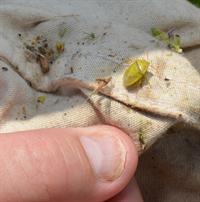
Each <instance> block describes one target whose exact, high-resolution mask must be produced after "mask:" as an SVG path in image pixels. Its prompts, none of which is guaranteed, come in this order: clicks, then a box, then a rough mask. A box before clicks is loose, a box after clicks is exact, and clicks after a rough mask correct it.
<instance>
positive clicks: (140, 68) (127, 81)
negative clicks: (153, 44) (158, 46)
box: [123, 59, 150, 87]
mask: <svg viewBox="0 0 200 202" xmlns="http://www.w3.org/2000/svg"><path fill="white" fill-rule="evenodd" d="M149 65H150V63H149V62H148V61H146V60H144V59H137V60H135V61H134V62H133V63H132V64H131V65H130V66H129V67H128V69H126V71H125V72H124V77H123V82H124V86H125V87H130V86H132V85H135V84H136V83H138V82H140V81H141V80H142V79H143V78H144V76H145V74H146V72H147V70H148V67H149Z"/></svg>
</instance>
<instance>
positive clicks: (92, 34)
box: [84, 32, 96, 40]
mask: <svg viewBox="0 0 200 202" xmlns="http://www.w3.org/2000/svg"><path fill="white" fill-rule="evenodd" d="M84 33H85V34H86V35H87V37H86V39H88V40H94V39H95V38H96V34H95V33H94V32H91V33H87V32H84Z"/></svg>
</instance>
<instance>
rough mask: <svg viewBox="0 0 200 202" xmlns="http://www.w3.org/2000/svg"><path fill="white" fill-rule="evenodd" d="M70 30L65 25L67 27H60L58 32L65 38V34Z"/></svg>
mask: <svg viewBox="0 0 200 202" xmlns="http://www.w3.org/2000/svg"><path fill="white" fill-rule="evenodd" d="M68 31H69V30H68V29H67V28H66V27H65V28H62V29H60V30H59V32H58V36H59V37H60V38H63V37H64V36H65V34H66V33H67V32H68Z"/></svg>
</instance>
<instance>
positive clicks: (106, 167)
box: [0, 126, 137, 202]
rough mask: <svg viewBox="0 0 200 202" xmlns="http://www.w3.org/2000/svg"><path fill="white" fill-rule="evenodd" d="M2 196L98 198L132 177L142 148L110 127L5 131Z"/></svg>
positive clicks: (41, 201) (25, 200)
mask: <svg viewBox="0 0 200 202" xmlns="http://www.w3.org/2000/svg"><path fill="white" fill-rule="evenodd" d="M0 162H1V168H0V179H1V180H0V187H1V189H0V201H9V202H16V201H20V202H29V201H31V202H34V201H35V202H36V201H37V202H50V201H51V202H54V201H55V202H64V201H65V202H66V201H69V202H80V201H81V202H90V201H92V202H96V201H101V202H102V201H105V200H107V199H109V198H111V197H112V196H114V195H116V194H117V193H118V192H120V191H121V190H122V189H123V188H124V187H125V186H126V185H127V184H128V182H129V181H130V179H131V178H132V176H133V174H134V172H135V169H136V165H137V152H136V149H135V147H134V145H133V143H132V141H131V140H130V138H129V137H128V136H127V135H126V134H124V133H123V132H122V131H120V130H118V129H116V128H113V127H110V126H95V127H88V128H67V129H43V130H36V131H28V132H19V133H14V134H12V135H1V136H0Z"/></svg>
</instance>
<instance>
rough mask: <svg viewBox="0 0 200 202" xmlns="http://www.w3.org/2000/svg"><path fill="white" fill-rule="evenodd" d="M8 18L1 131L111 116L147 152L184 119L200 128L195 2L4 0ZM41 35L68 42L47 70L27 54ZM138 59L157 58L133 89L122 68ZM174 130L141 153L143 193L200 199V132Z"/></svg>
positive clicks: (0, 11) (199, 15) (2, 35)
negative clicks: (173, 40)
mask: <svg viewBox="0 0 200 202" xmlns="http://www.w3.org/2000/svg"><path fill="white" fill-rule="evenodd" d="M0 16H1V18H0V26H1V30H0V44H1V48H0V58H1V64H0V67H1V68H0V71H1V73H0V120H1V122H0V132H11V131H20V130H28V129H36V128H47V127H68V126H88V125H93V124H98V123H106V124H111V125H115V126H117V127H120V128H122V129H123V130H125V131H126V132H127V133H128V134H129V135H130V136H131V137H132V138H133V141H134V142H135V143H136V145H137V147H138V151H140V152H142V149H143V148H144V146H145V147H146V148H149V146H150V145H152V143H153V142H155V141H156V140H157V139H158V137H160V136H161V135H163V134H164V133H165V132H166V131H167V130H168V129H169V128H170V127H171V126H173V127H174V128H175V130H176V125H175V124H177V123H178V122H184V123H187V124H188V127H191V126H193V127H195V128H198V129H199V128H200V75H199V72H200V68H199V61H198V55H199V49H198V45H199V44H200V35H199V31H200V10H199V9H197V8H195V7H194V6H192V5H191V4H189V3H188V2H186V1H183V0H173V1H172V0H170V1H169V0H160V1H158V0H151V1H139V0H138V1H137V0H132V1H128V0H115V1H114V0H110V1H100V0H87V1H82V0H74V1H70V0H59V1H57V0H51V1H49V0H44V1H39V0H36V1H31V0H30V1H27V0H15V1H12V0H1V1H0ZM152 27H159V28H162V29H164V30H169V29H170V28H175V29H176V33H178V34H179V35H180V36H181V40H182V46H183V49H184V53H183V54H181V55H180V54H177V53H174V52H172V51H170V50H168V49H167V47H165V46H164V45H163V44H162V43H160V42H158V41H157V40H155V39H154V38H153V37H152V36H151V33H150V29H151V28H152ZM63 28H67V33H66V34H65V35H64V37H63V38H62V39H60V38H59V36H58V32H59V30H61V29H63ZM92 32H94V33H95V37H94V38H88V35H87V34H86V33H92ZM19 34H21V37H19ZM38 35H43V36H45V37H46V38H47V41H48V45H49V46H50V47H54V46H55V44H56V42H57V41H58V40H62V41H63V42H64V43H65V51H64V53H63V54H62V55H61V56H60V57H58V59H57V60H56V61H55V62H54V63H53V64H52V65H50V71H49V72H48V73H46V74H43V73H42V71H41V68H40V65H39V64H38V63H37V62H34V61H30V60H28V58H27V57H25V52H26V50H25V48H24V43H27V42H28V41H29V40H31V39H32V38H33V37H36V36H38ZM135 58H144V59H146V60H148V61H150V63H151V65H150V67H149V70H148V75H147V82H144V83H143V85H142V87H139V88H136V89H133V90H127V89H126V88H124V86H123V83H122V76H123V72H124V70H125V69H126V68H127V66H128V64H129V63H130V62H131V61H133V60H134V59H135ZM2 67H6V68H8V71H5V68H3V69H2ZM108 77H111V81H110V82H109V83H108V85H107V86H106V87H105V88H103V89H101V93H98V94H94V95H92V96H90V95H91V92H92V91H93V90H94V89H96V87H98V82H97V80H96V79H99V78H100V79H104V78H108ZM165 78H167V79H169V81H166V79H165ZM39 96H45V97H46V100H45V102H44V103H43V104H42V103H38V102H37V99H38V97H39ZM180 128H181V126H180ZM177 130H178V129H177ZM168 133H171V135H170V136H169V135H165V136H164V138H162V140H160V141H158V142H156V144H155V145H153V146H152V147H151V148H150V149H149V150H147V151H146V152H144V153H143V154H142V156H141V163H140V165H139V169H138V174H137V177H138V181H139V184H140V186H141V189H142V192H143V195H144V198H145V201H155V202H157V201H161V202H168V201H170V202H171V201H177V202H179V201H181V202H183V201H199V195H200V190H199V187H200V180H199V179H200V178H199V169H198V166H199V162H198V151H199V150H198V146H191V145H198V143H199V142H198V141H199V138H198V136H197V137H196V136H195V134H197V133H199V131H198V132H197V131H195V130H193V131H192V132H191V131H190V130H189V129H187V130H185V128H183V129H179V130H178V131H177V132H176V131H175V132H174V131H173V132H172V131H171V130H170V131H168ZM187 133H191V134H192V135H189V134H188V135H187ZM141 134H142V136H143V138H144V141H145V145H143V144H141V141H139V137H140V136H141ZM180 134H182V135H180ZM182 136H183V137H182ZM184 138H186V139H187V141H188V142H189V143H187V141H186V143H185V142H184ZM160 142H161V143H160ZM188 146H190V149H188ZM172 149H173V150H172ZM180 149H181V151H179V150H180ZM170 151H172V152H170ZM193 154H194V157H192V160H191V161H190V164H191V165H190V166H188V158H189V157H191V156H192V155H193ZM152 156H153V158H154V159H153V160H152ZM155 156H156V158H155ZM186 157H188V158H186ZM163 159H164V160H163ZM154 165H156V166H157V168H155V169H154ZM166 168H168V169H166ZM172 169H174V172H172ZM180 169H181V172H182V173H180ZM177 179H178V180H177ZM186 179H188V181H187V180H186ZM186 182H188V183H187V184H186ZM149 187H150V188H149ZM158 190H160V191H158ZM183 193H184V194H183ZM190 199H191V200H190Z"/></svg>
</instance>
